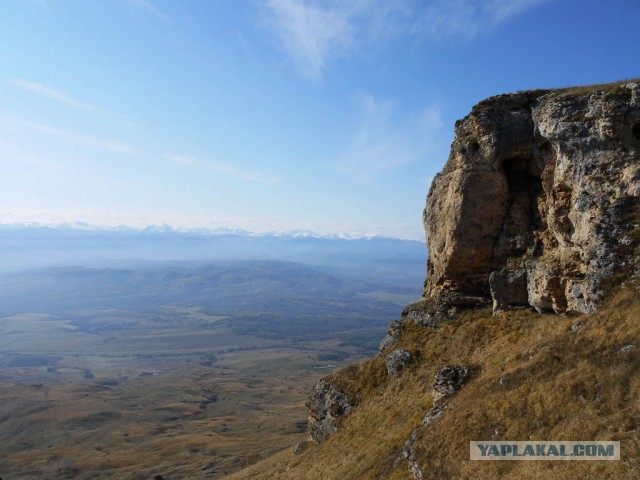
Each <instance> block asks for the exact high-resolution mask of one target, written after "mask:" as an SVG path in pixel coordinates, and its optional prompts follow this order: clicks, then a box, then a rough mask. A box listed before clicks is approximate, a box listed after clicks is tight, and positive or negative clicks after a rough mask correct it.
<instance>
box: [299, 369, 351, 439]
mask: <svg viewBox="0 0 640 480" xmlns="http://www.w3.org/2000/svg"><path fill="white" fill-rule="evenodd" d="M306 406H307V409H308V410H309V427H310V433H311V438H312V439H313V440H314V441H315V442H316V443H318V444H320V443H322V442H324V441H325V440H326V439H327V438H329V436H330V435H331V434H332V433H335V432H336V430H337V429H338V427H337V420H338V419H339V418H341V417H345V416H347V415H349V414H350V413H351V412H352V411H353V408H354V405H352V403H350V402H349V398H348V396H347V394H346V393H344V392H342V391H340V390H338V389H337V388H336V387H335V386H334V385H332V384H331V383H330V382H329V380H328V379H327V378H323V379H321V380H320V381H318V382H317V383H316V384H315V385H314V386H313V389H312V391H311V395H309V399H308V400H307V402H306Z"/></svg>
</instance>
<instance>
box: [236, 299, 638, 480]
mask: <svg viewBox="0 0 640 480" xmlns="http://www.w3.org/2000/svg"><path fill="white" fill-rule="evenodd" d="M639 315H640V300H639V299H638V291H637V289H634V288H631V287H627V288H626V289H623V290H621V291H620V292H618V293H617V295H615V297H614V298H613V299H612V300H611V301H610V302H609V303H608V304H607V305H605V306H604V307H603V308H602V309H601V310H600V311H598V312H597V313H596V314H594V315H592V316H590V317H587V316H582V317H558V316H553V315H537V314H534V313H531V312H529V311H520V312H509V313H507V314H505V315H503V316H499V317H492V316H491V314H490V312H489V311H481V312H475V313H466V314H463V315H461V316H460V317H458V319H457V320H456V322H454V323H453V324H450V325H447V326H445V327H443V328H442V329H440V330H439V331H434V330H431V329H427V328H420V327H412V328H409V329H407V330H405V332H404V334H403V337H402V341H401V345H400V346H401V347H404V348H408V349H410V350H412V351H413V352H414V353H415V354H416V355H417V356H418V358H419V361H417V362H415V363H414V364H413V366H412V367H411V368H410V369H409V370H406V371H405V372H403V373H402V374H401V375H400V376H399V377H395V378H388V377H387V376H386V374H385V369H384V362H383V360H384V359H383V358H382V357H378V358H376V359H373V360H370V361H367V362H365V363H362V364H360V365H358V366H356V367H350V368H348V369H346V370H344V371H343V372H342V373H338V374H336V377H335V379H334V380H335V381H336V382H338V383H342V386H343V387H347V389H348V390H349V391H350V393H352V394H353V393H355V392H356V391H362V392H363V399H362V403H361V404H360V406H359V407H358V408H357V410H356V412H355V413H354V414H352V415H351V416H350V417H347V418H346V419H344V420H343V423H342V425H341V427H340V429H339V431H338V432H337V433H336V434H334V435H333V436H332V437H331V438H330V439H329V440H328V441H327V442H325V443H324V444H323V445H322V446H314V447H312V448H310V449H309V450H307V451H306V452H304V453H303V454H302V455H300V456H297V457H296V456H295V455H293V453H292V451H291V450H288V451H285V452H281V453H280V454H278V455H276V456H274V457H271V458H269V459H267V460H265V461H263V462H261V463H258V464H256V465H254V466H252V467H250V468H249V469H247V470H244V471H242V472H240V473H238V474H235V475H233V476H231V477H230V478H232V479H236V480H239V479H262V478H264V479H273V478H278V479H288V478H290V479H297V480H302V479H314V480H315V479H324V480H329V479H341V480H346V479H367V478H388V479H404V478H412V476H411V474H410V473H409V470H408V463H407V462H406V460H404V459H402V461H400V462H397V463H396V466H394V460H395V459H396V458H398V456H399V455H400V454H401V449H402V446H403V444H404V442H405V440H406V439H407V438H408V437H409V436H410V434H411V432H412V431H413V430H414V429H415V428H416V427H418V426H419V424H420V420H421V419H422V417H423V416H424V414H425V413H426V412H427V411H428V409H429V408H430V407H431V400H430V397H429V395H428V392H429V391H430V384H431V382H432V380H433V377H434V375H435V373H436V371H437V370H438V369H439V368H440V367H442V366H443V365H445V364H447V363H464V364H468V365H471V366H472V372H473V377H472V379H471V381H470V382H469V383H468V384H467V385H466V386H464V387H463V388H462V390H461V391H460V392H459V393H458V394H457V395H456V396H455V397H453V398H452V399H451V401H450V406H449V408H448V409H447V410H446V411H445V414H444V416H443V417H441V418H440V419H438V420H436V421H435V422H434V423H433V424H431V425H430V426H429V427H427V428H424V429H422V430H421V433H420V435H419V437H418V441H417V444H416V448H415V450H416V455H417V458H418V462H419V464H420V466H421V467H422V470H423V472H424V478H425V479H428V478H434V479H436V478H437V479H474V480H477V479H478V480H481V479H495V478H504V479H514V480H515V479H518V480H526V479H532V480H533V479H538V478H545V479H566V478H576V479H578V478H585V479H586V478H598V479H606V478H610V479H616V480H618V479H635V478H639V476H640V437H639V436H638V428H640V374H639V373H638V372H639V367H640V349H635V350H631V351H629V352H626V353H625V352H621V351H620V349H621V348H622V347H623V346H625V345H629V344H635V345H639V346H640V322H639V321H638V319H639ZM581 320H585V324H584V326H583V327H582V328H580V329H579V330H577V331H576V332H573V331H572V330H571V326H572V325H574V324H575V323H577V322H578V321H581ZM501 378H503V379H504V380H503V382H500V379H501ZM490 439H496V440H501V439H502V440H527V439H534V440H619V441H620V442H621V447H622V460H621V461H617V462H616V461H613V462H605V461H599V462H598V461H596V462H593V461H591V462H578V461H569V462H550V461H548V462H544V461H538V462H526V461H525V462H495V461H494V462H471V461H469V460H468V458H469V441H470V440H490Z"/></svg>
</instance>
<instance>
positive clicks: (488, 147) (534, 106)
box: [424, 81, 640, 313]
mask: <svg viewBox="0 0 640 480" xmlns="http://www.w3.org/2000/svg"><path fill="white" fill-rule="evenodd" d="M639 196H640V82H637V81H629V82H623V83H619V84H610V85H603V86H595V87H586V88H574V89H564V90H534V91H527V92H518V93H514V94H508V95H499V96H497V97H493V98H489V99H488V100H485V101H483V102H480V103H479V104H478V105H476V106H475V107H474V108H473V109H472V111H471V113H470V114H469V115H468V116H467V117H466V118H464V119H462V120H460V121H458V122H457V123H456V138H455V141H454V142H453V145H452V147H451V154H450V156H449V160H448V162H447V164H446V166H445V168H444V170H443V172H442V173H440V174H438V175H437V176H436V178H435V179H434V181H433V183H432V186H431V189H430V191H429V195H428V197H427V206H426V209H425V212H424V227H425V231H426V236H427V244H428V249H429V262H428V267H427V270H428V273H427V279H426V282H425V288H424V296H425V297H426V298H427V299H430V300H432V301H434V302H435V303H438V304H439V306H440V307H445V309H446V308H449V309H450V308H455V307H459V306H462V307H464V306H467V305H478V304H482V303H483V301H487V302H488V301H489V300H490V299H491V297H493V305H494V310H504V309H509V308H517V307H527V306H531V307H534V308H535V309H536V310H538V311H539V312H543V311H552V310H553V311H555V312H556V313H565V312H593V311H594V310H595V309H596V308H597V306H598V305H599V304H600V303H601V301H602V299H603V296H604V294H605V291H606V288H607V285H608V284H610V283H612V282H611V281H612V279H613V277H616V278H615V282H613V283H619V282H620V280H622V279H623V278H625V277H628V276H631V275H633V274H634V273H637V272H636V271H637V266H638V265H639V262H638V261H637V256H638V248H637V247H638V239H639V238H638V237H639V235H638V231H639V230H638V225H637V224H636V223H637V221H638V215H637V213H638V209H639V208H640V204H639V201H638V198H639ZM439 310H440V311H442V310H443V308H440V309H439Z"/></svg>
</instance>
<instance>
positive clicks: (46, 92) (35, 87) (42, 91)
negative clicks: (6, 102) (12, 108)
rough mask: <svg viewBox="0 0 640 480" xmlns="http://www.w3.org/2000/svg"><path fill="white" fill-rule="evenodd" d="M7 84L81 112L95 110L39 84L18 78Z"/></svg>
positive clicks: (58, 91) (69, 96) (86, 104)
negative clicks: (78, 109)
mask: <svg viewBox="0 0 640 480" xmlns="http://www.w3.org/2000/svg"><path fill="white" fill-rule="evenodd" d="M9 83H10V84H11V85H14V86H16V87H18V88H22V89H23V90H27V91H29V92H32V93H36V94H38V95H42V96H44V97H47V98H51V99H53V100H56V101H58V102H62V103H64V104H66V105H70V106H72V107H75V108H80V109H82V110H93V109H95V107H94V106H93V105H89V104H88V103H84V102H81V101H80V100H77V99H75V98H73V97H72V96H71V95H67V94H66V93H63V92H61V91H60V90H56V89H54V88H51V87H47V86H45V85H42V84H40V83H35V82H29V81H27V80H22V79H20V78H17V79H14V80H10V81H9Z"/></svg>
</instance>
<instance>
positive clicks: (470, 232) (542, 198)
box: [232, 81, 640, 480]
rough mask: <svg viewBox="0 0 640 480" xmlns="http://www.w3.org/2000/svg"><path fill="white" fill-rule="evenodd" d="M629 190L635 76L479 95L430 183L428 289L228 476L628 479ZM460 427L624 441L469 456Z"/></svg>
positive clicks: (638, 466) (633, 181)
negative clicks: (297, 437)
mask: <svg viewBox="0 0 640 480" xmlns="http://www.w3.org/2000/svg"><path fill="white" fill-rule="evenodd" d="M639 198H640V82H638V81H626V82H619V83H615V84H608V85H597V86H591V87H580V88H572V89H563V90H536V91H529V92H519V93H515V94H509V95H501V96H498V97H494V98H491V99H488V100H485V101H483V102H481V103H480V104H478V105H477V106H476V107H474V108H473V110H472V112H471V113H470V115H469V116H467V117H466V118H465V119H463V120H461V121H459V122H458V123H457V124H456V140H455V141H454V143H453V145H452V150H451V155H450V157H449V161H448V162H447V165H446V166H445V168H444V170H443V172H442V173H441V174H439V175H438V176H437V177H436V178H435V180H434V182H433V184H432V187H431V190H430V192H429V195H428V198H427V208H426V210H425V215H424V220H425V231H426V233H427V244H428V247H429V252H430V258H429V264H428V273H427V279H426V281H425V290H424V297H425V299H424V300H423V301H421V302H418V303H416V304H411V305H408V306H407V307H406V308H405V309H404V311H403V313H402V317H401V319H400V320H395V321H393V322H391V325H390V327H389V333H388V335H387V337H385V339H384V340H383V341H382V344H381V347H380V348H381V351H382V353H381V355H380V356H379V357H377V358H375V359H372V360H369V361H367V362H364V363H362V364H360V365H355V366H352V367H349V368H347V369H345V370H342V371H340V372H337V373H335V374H333V375H330V376H329V377H326V378H325V379H323V380H321V381H320V382H318V383H317V384H316V386H315V387H314V389H313V391H312V392H311V395H310V397H309V400H308V401H307V407H308V408H309V422H310V437H311V439H310V440H309V441H307V442H303V443H302V444H298V445H297V446H296V447H295V449H294V450H293V451H285V452H282V453H281V454H279V455H277V456H275V457H273V458H271V459H268V460H266V461H264V462H262V463H259V464H257V465H255V466H253V467H251V468H250V469H248V470H246V471H243V472H241V473H239V474H236V475H235V476H233V477H232V478H235V479H249V478H251V479H258V478H265V479H266V478H269V479H271V478H279V479H281V478H282V479H285V478H291V479H307V478H308V479H312V478H313V479H318V478H322V479H367V478H371V479H374V478H389V479H404V478H416V479H430V478H433V479H459V478H465V479H466V478H468V479H474V480H475V479H495V478H507V479H514V480H515V479H538V478H545V479H566V478H610V479H627V478H628V479H632V478H633V479H635V478H638V477H639V476H640V439H639V437H638V434H637V431H638V428H640V401H639V400H638V399H639V398H640V375H639V374H638V371H639V370H638V367H639V366H640V356H639V355H638V353H639V352H638V345H640V322H639V312H640V300H639V299H638V298H639V297H640V294H639V291H640V285H639V279H638V271H639V267H640V258H639V255H640V248H639V244H640V200H639ZM491 305H493V309H492V308H491ZM472 440H509V441H515V440H554V441H559V440H567V441H570V440H583V441H584V440H588V441H592V440H614V441H620V442H621V451H622V454H621V461H610V462H506V461H497V462H478V461H470V460H469V442H470V441H472Z"/></svg>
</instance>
